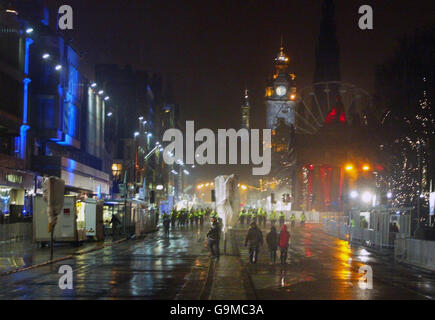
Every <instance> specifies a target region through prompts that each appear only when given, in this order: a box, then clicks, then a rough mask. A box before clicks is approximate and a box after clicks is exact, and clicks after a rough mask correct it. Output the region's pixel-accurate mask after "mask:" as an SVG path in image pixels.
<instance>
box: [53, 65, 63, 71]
mask: <svg viewBox="0 0 435 320" xmlns="http://www.w3.org/2000/svg"><path fill="white" fill-rule="evenodd" d="M54 69H56V71H59V70H60V69H62V66H61V65H60V64H58V65H56V66H55V67H54Z"/></svg>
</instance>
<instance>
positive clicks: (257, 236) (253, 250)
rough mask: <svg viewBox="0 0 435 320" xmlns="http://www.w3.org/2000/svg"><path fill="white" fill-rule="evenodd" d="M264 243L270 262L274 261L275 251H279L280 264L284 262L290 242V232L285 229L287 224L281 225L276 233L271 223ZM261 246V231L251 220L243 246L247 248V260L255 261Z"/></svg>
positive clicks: (273, 262)
mask: <svg viewBox="0 0 435 320" xmlns="http://www.w3.org/2000/svg"><path fill="white" fill-rule="evenodd" d="M266 243H267V247H268V249H269V256H270V263H271V264H275V263H276V252H277V251H278V248H279V251H280V259H281V264H283V265H284V264H286V262H287V254H288V248H289V244H290V232H289V231H288V230H287V225H286V224H283V225H282V226H281V230H280V233H279V234H278V233H277V231H276V228H275V226H274V225H273V224H272V226H271V228H270V231H269V233H268V234H267V236H266ZM262 246H263V233H262V232H261V230H260V228H259V227H258V226H257V224H256V223H255V221H253V222H251V224H250V226H249V229H248V232H247V234H246V237H245V247H248V249H249V262H250V263H257V261H258V254H259V252H260V248H261V247H262Z"/></svg>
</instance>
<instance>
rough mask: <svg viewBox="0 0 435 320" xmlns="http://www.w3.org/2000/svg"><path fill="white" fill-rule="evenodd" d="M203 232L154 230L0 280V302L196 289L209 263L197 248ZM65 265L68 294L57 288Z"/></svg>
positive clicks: (154, 295) (166, 295)
mask: <svg viewBox="0 0 435 320" xmlns="http://www.w3.org/2000/svg"><path fill="white" fill-rule="evenodd" d="M205 230H206V228H204V231H202V232H201V231H200V230H196V228H194V227H193V228H185V229H180V230H175V231H174V232H172V233H171V235H170V237H169V239H167V238H165V237H164V236H163V233H162V231H159V232H156V233H154V234H150V235H148V236H147V237H146V238H145V239H141V240H129V241H125V242H122V243H119V244H117V245H114V246H112V247H108V248H105V249H102V250H99V251H95V252H92V253H88V254H84V255H79V256H75V257H74V258H73V259H68V260H64V261H62V262H59V263H55V264H52V265H48V266H44V267H39V268H35V269H32V270H27V271H22V272H18V273H15V274H11V275H7V276H3V277H0V283H1V286H0V299H135V298H136V299H175V298H177V294H178V293H179V292H181V291H183V290H186V288H185V286H186V283H189V285H190V286H192V287H193V289H190V288H189V289H188V291H189V292H191V293H192V291H194V290H197V291H199V290H200V289H201V284H202V283H203V281H204V278H205V273H206V270H207V267H208V263H209V259H208V254H207V251H206V250H205V249H204V245H203V243H204V232H205ZM65 264H67V265H70V266H72V268H73V274H74V277H73V279H74V281H73V289H72V290H68V289H67V290H61V289H60V288H59V285H58V282H59V279H60V277H61V274H58V270H59V267H60V266H61V265H65ZM192 270H199V272H196V273H195V272H192ZM193 275H194V276H195V277H196V278H195V279H193V280H192V279H191V277H192V276H193ZM188 280H189V281H188ZM194 294H196V293H194Z"/></svg>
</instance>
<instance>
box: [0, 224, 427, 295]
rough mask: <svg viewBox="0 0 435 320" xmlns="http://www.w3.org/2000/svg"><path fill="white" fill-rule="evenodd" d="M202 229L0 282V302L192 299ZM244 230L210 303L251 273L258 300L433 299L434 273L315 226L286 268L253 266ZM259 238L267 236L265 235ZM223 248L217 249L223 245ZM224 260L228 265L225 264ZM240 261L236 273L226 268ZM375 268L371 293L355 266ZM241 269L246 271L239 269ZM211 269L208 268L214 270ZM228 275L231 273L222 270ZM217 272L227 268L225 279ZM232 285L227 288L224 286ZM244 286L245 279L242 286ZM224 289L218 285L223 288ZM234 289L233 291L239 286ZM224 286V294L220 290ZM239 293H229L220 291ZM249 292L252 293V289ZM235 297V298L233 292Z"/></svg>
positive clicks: (263, 262)
mask: <svg viewBox="0 0 435 320" xmlns="http://www.w3.org/2000/svg"><path fill="white" fill-rule="evenodd" d="M207 229H208V228H207V227H204V229H203V230H200V229H196V228H195V227H190V228H184V229H183V228H181V229H177V228H176V229H175V231H173V232H171V235H170V237H169V239H166V238H165V237H164V236H163V232H162V231H159V232H156V233H154V234H150V235H147V236H146V237H145V239H140V240H128V241H125V242H122V243H119V244H116V245H114V246H112V247H108V248H104V249H102V250H99V251H95V252H91V253H86V254H82V255H78V256H74V257H73V258H71V259H68V260H64V261H62V262H59V263H55V264H52V265H48V266H43V267H39V268H35V269H32V270H27V271H22V272H18V273H15V274H11V275H7V276H3V277H0V284H1V285H0V299H197V298H199V297H200V296H203V295H201V293H203V292H204V291H203V288H204V284H205V283H206V279H207V276H208V267H209V264H210V259H209V255H208V252H207V250H206V248H205V247H204V238H205V233H206V231H207ZM245 234H246V230H240V229H236V230H235V235H236V236H235V238H233V239H234V241H233V242H234V244H235V245H236V246H237V245H238V248H239V250H238V251H239V252H240V258H239V257H237V256H231V257H225V256H223V257H221V259H220V261H218V262H217V263H216V273H219V272H220V271H219V270H221V273H222V274H221V275H220V276H219V274H214V275H213V276H212V277H208V279H210V278H211V279H214V282H213V284H212V285H211V287H212V288H213V290H214V291H213V292H211V293H210V294H207V297H211V298H213V297H215V298H216V297H219V299H221V298H225V297H232V296H235V297H236V296H237V297H251V298H252V296H253V295H252V294H251V292H243V290H247V289H244V288H246V287H247V286H244V285H243V284H242V283H240V285H238V286H235V284H236V281H235V280H234V279H233V278H234V277H233V275H234V274H243V275H246V274H247V275H249V282H250V284H252V285H253V287H254V288H255V290H253V291H255V295H254V296H255V297H257V298H259V299H433V298H434V297H435V292H434V288H435V274H434V273H433V272H432V273H431V272H424V271H422V270H418V269H413V268H410V267H405V266H403V265H398V264H395V263H394V261H393V258H392V253H391V251H390V252H383V253H377V252H374V251H371V250H368V249H367V248H364V247H361V246H350V245H349V244H348V243H347V242H346V241H342V240H339V239H336V238H334V237H332V236H329V235H327V234H326V233H324V232H323V231H322V229H321V226H320V225H313V224H307V225H306V226H305V227H304V228H301V227H300V226H297V227H296V229H295V230H293V231H292V232H291V234H292V241H291V249H290V251H289V260H288V264H287V265H286V266H281V265H280V264H279V253H278V258H277V260H278V262H277V263H276V264H275V265H270V264H269V255H268V252H267V249H266V248H263V249H262V250H261V252H260V257H259V261H258V263H257V264H256V265H250V264H249V263H248V252H247V249H246V248H245V247H244V246H243V245H241V244H242V243H243V237H244V235H245ZM263 235H264V238H265V237H266V230H263ZM221 249H222V246H221ZM225 259H227V260H225ZM230 259H233V260H231V261H235V260H234V259H236V260H237V261H240V262H241V264H240V263H238V265H239V266H240V267H239V268H241V270H240V271H241V272H238V273H236V271H237V270H233V271H231V270H232V269H234V268H230V267H231V266H229V265H228V263H230V264H231V261H230ZM64 264H67V265H70V266H72V268H73V271H74V277H73V278H74V283H73V285H74V288H73V289H72V290H61V289H60V288H59V286H58V282H59V279H60V277H61V275H60V274H58V270H59V267H60V266H61V265H64ZM363 264H365V265H369V266H370V267H371V268H372V270H373V289H372V290H362V289H360V288H359V286H358V281H359V278H360V277H361V274H359V273H358V270H359V268H360V266H362V265H363ZM242 268H243V269H242ZM213 269H214V268H212V270H213ZM227 269H228V270H227ZM222 270H227V273H228V274H224V273H225V272H223V271H222ZM228 281H231V283H228ZM243 281H245V280H243ZM219 283H220V284H221V287H220V284H219ZM236 287H237V288H238V289H237V288H236ZM225 288H226V289H225ZM228 288H230V289H231V290H233V291H234V290H236V289H237V290H240V292H239V293H237V292H232V294H233V295H230V294H228V295H227V294H225V292H224V291H225V290H230V289H228ZM251 288H252V287H251ZM236 293H237V294H236Z"/></svg>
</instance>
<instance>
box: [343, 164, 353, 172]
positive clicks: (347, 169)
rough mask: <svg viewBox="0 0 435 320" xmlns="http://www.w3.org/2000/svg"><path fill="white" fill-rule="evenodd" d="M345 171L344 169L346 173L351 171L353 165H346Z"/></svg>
mask: <svg viewBox="0 0 435 320" xmlns="http://www.w3.org/2000/svg"><path fill="white" fill-rule="evenodd" d="M345 169H346V171H352V170H353V165H351V164H348V165H346V167H345Z"/></svg>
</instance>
